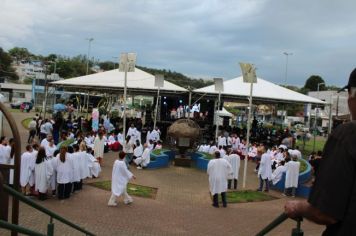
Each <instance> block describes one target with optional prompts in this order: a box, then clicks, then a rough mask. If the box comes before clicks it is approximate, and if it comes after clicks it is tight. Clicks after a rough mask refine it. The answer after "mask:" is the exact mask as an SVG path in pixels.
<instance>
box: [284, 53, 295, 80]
mask: <svg viewBox="0 0 356 236" xmlns="http://www.w3.org/2000/svg"><path fill="white" fill-rule="evenodd" d="M283 54H284V55H286V72H285V78H284V85H287V78H288V57H289V56H292V55H293V53H291V52H283Z"/></svg>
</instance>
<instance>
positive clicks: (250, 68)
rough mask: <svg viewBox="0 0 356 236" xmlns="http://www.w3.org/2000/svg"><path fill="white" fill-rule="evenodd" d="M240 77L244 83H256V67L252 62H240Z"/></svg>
mask: <svg viewBox="0 0 356 236" xmlns="http://www.w3.org/2000/svg"><path fill="white" fill-rule="evenodd" d="M239 64H240V67H241V70H242V77H243V80H244V82H245V83H257V76H256V68H255V67H254V65H253V64H249V63H242V62H240V63H239Z"/></svg>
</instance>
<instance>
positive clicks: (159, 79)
mask: <svg viewBox="0 0 356 236" xmlns="http://www.w3.org/2000/svg"><path fill="white" fill-rule="evenodd" d="M163 86H164V75H162V74H157V75H155V87H157V88H162V87H163Z"/></svg>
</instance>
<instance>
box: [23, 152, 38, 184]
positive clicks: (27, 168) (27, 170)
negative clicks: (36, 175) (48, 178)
mask: <svg viewBox="0 0 356 236" xmlns="http://www.w3.org/2000/svg"><path fill="white" fill-rule="evenodd" d="M34 169H35V165H34V162H33V152H24V153H23V154H22V155H21V166H20V185H21V187H26V185H27V184H30V185H31V186H33V183H30V179H31V176H32V171H33V170H34Z"/></svg>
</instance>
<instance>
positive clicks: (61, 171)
mask: <svg viewBox="0 0 356 236" xmlns="http://www.w3.org/2000/svg"><path fill="white" fill-rule="evenodd" d="M54 166H55V168H54V169H55V170H56V171H57V183H59V184H67V183H70V182H72V180H73V171H74V167H73V162H72V160H71V156H70V154H69V153H67V154H66V160H65V162H62V161H61V160H60V158H59V154H58V155H57V157H56V158H55V163H54Z"/></svg>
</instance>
